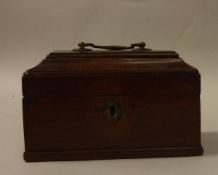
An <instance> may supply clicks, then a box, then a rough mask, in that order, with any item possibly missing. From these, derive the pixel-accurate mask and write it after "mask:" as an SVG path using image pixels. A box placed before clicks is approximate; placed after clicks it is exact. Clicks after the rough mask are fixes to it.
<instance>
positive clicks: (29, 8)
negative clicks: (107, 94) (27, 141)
mask: <svg viewBox="0 0 218 175" xmlns="http://www.w3.org/2000/svg"><path fill="white" fill-rule="evenodd" d="M217 33H218V1H216V0H110V1H109V0H37V1H36V0H35V1H33V0H19V1H15V0H0V174H8V175H9V174H20V175H21V174H22V175H25V174H28V175H30V174H33V175H60V174H64V175H67V174H71V175H72V174H77V175H80V174H81V175H86V174H87V175H88V174H95V175H98V174H99V175H104V174H108V175H109V174H110V175H111V174H120V175H128V174H134V175H139V174H149V175H152V174H155V175H156V174H167V175H171V174H172V175H173V174H214V175H215V174H217V173H218V118H217V108H218V103H217V102H218V100H217V99H218V93H217V91H218V79H217V77H218V69H217V68H218V60H217V57H218V34H217ZM79 41H87V42H94V43H96V44H103V45H105V44H118V45H129V43H132V42H138V41H145V42H146V43H147V47H149V48H152V49H160V50H164V49H166V50H176V51H177V52H178V53H179V54H180V56H181V57H182V58H184V60H185V61H186V62H188V63H190V64H192V65H193V66H195V67H197V68H198V69H199V71H200V73H201V75H202V96H201V100H202V103H201V104H202V105H201V110H202V142H203V146H204V149H205V154H204V156H202V157H189V158H160V159H159V158H155V159H132V160H108V161H71V162H49V163H25V162H24V161H23V158H22V153H23V151H24V141H23V128H22V103H21V100H22V93H21V77H22V73H23V72H24V71H25V70H26V69H28V68H30V67H32V66H34V65H36V64H37V63H39V62H40V61H41V60H42V59H43V58H44V57H45V56H46V55H47V54H48V53H49V52H50V51H53V50H56V49H72V48H75V47H77V43H78V42H79ZM142 139H143V138H142Z"/></svg>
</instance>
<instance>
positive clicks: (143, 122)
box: [23, 52, 203, 161]
mask: <svg viewBox="0 0 218 175" xmlns="http://www.w3.org/2000/svg"><path fill="white" fill-rule="evenodd" d="M23 95H24V98H23V121H24V135H25V153H24V158H25V160H26V161H51V160H84V159H109V158H110V159H111V158H138V157H168V156H191V155H201V154H202V152H203V149H202V147H201V139H200V138H201V135H200V74H199V72H198V71H197V69H195V68H193V67H191V66H189V65H188V64H186V63H185V62H184V61H183V60H182V59H180V58H179V56H178V54H176V53H175V52H149V53H147V52H144V53H132V52H124V53H123V52H121V53H119V52H109V53H107V52H99V53H95V52H94V53H92V52H91V53H73V52H69V53H68V52H58V53H57V52H55V53H52V54H50V55H48V57H47V58H46V59H45V60H43V61H42V62H41V63H40V64H39V65H38V66H36V67H35V68H33V69H30V70H28V71H27V72H25V73H24V76H23ZM108 102H113V103H115V104H118V108H119V110H120V117H119V119H117V120H113V119H111V118H109V117H108V116H107V113H105V110H106V109H105V105H106V104H107V103H108Z"/></svg>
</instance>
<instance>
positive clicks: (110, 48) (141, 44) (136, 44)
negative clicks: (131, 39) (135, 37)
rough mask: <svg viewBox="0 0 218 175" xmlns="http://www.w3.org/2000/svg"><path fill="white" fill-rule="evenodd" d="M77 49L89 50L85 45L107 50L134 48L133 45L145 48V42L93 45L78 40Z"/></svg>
mask: <svg viewBox="0 0 218 175" xmlns="http://www.w3.org/2000/svg"><path fill="white" fill-rule="evenodd" d="M78 46H79V50H87V51H88V50H90V49H87V48H86V47H93V48H98V49H109V50H124V49H134V48H135V47H138V48H139V49H145V43H144V42H139V43H133V44H131V45H130V46H112V45H109V46H99V45H95V44H93V43H85V42H80V43H79V44H78Z"/></svg>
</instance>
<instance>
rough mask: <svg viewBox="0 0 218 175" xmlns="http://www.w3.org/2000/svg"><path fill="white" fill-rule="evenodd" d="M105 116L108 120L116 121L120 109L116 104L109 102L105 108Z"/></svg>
mask: <svg viewBox="0 0 218 175" xmlns="http://www.w3.org/2000/svg"><path fill="white" fill-rule="evenodd" d="M105 107H106V108H105V114H106V115H107V117H108V118H110V119H113V120H117V119H119V117H120V107H119V105H118V104H117V103H114V102H109V103H107V104H106V106H105Z"/></svg>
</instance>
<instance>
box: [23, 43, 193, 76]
mask: <svg viewBox="0 0 218 175" xmlns="http://www.w3.org/2000/svg"><path fill="white" fill-rule="evenodd" d="M88 44H90V43H88ZM137 44H138V43H137ZM94 46H96V45H94ZM131 46H132V45H131ZM96 48H101V49H102V48H104V49H105V48H106V49H108V48H109V49H112V50H91V49H87V48H84V47H80V48H79V49H74V50H69V51H54V52H51V53H50V54H49V55H47V57H46V58H45V59H44V60H43V61H42V62H41V63H40V64H39V65H37V66H36V67H34V68H32V69H29V70H28V71H27V72H26V73H25V74H31V75H39V74H40V75H42V74H69V73H92V72H98V73H99V72H104V73H107V72H146V71H149V72H151V71H187V70H195V68H193V67H191V66H189V65H188V64H186V63H185V62H184V61H183V60H182V59H181V58H180V57H179V55H178V54H177V53H176V52H175V51H155V50H151V49H147V48H144V47H143V48H141V47H140V48H137V49H135V48H131V49H129V48H130V47H123V46H97V47H96ZM120 48H121V49H120ZM126 48H128V49H126Z"/></svg>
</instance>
